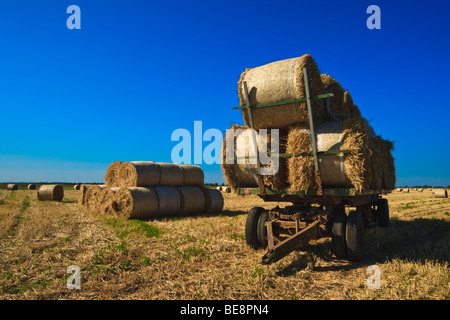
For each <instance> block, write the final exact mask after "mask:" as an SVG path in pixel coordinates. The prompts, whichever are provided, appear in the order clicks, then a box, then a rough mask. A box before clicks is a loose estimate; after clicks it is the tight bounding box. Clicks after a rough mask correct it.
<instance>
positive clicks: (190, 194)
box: [177, 186, 206, 216]
mask: <svg viewBox="0 0 450 320" xmlns="http://www.w3.org/2000/svg"><path fill="white" fill-rule="evenodd" d="M177 190H178V191H179V193H180V197H181V208H180V216H193V215H196V214H201V213H204V212H205V208H206V199H205V195H204V193H203V191H202V190H201V189H200V187H193V186H181V187H177Z"/></svg>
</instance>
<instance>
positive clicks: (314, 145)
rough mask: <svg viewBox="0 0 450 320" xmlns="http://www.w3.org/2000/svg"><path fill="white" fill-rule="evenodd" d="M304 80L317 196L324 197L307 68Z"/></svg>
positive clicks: (304, 69)
mask: <svg viewBox="0 0 450 320" xmlns="http://www.w3.org/2000/svg"><path fill="white" fill-rule="evenodd" d="M303 78H304V80H305V94H306V105H307V107H308V119H309V136H310V138H311V146H312V149H313V155H314V169H315V171H314V175H315V177H314V178H315V179H314V180H315V182H316V187H317V194H318V195H322V194H323V192H322V181H321V178H320V171H319V159H318V156H317V141H316V133H315V131H314V118H313V112H312V107H311V97H310V93H309V81H308V72H307V70H306V67H304V68H303Z"/></svg>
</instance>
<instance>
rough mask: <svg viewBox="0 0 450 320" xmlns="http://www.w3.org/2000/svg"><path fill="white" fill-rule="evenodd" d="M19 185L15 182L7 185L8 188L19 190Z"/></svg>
mask: <svg viewBox="0 0 450 320" xmlns="http://www.w3.org/2000/svg"><path fill="white" fill-rule="evenodd" d="M18 189H19V186H18V185H17V184H15V183H10V184H8V185H7V186H6V190H18Z"/></svg>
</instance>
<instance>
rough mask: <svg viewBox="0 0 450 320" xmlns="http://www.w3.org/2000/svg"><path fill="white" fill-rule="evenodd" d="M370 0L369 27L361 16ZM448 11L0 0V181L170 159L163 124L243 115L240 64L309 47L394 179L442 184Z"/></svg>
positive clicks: (398, 5) (211, 177)
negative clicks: (74, 24)
mask: <svg viewBox="0 0 450 320" xmlns="http://www.w3.org/2000/svg"><path fill="white" fill-rule="evenodd" d="M372 4H375V5H378V6H379V7H380V9H381V29H380V30H369V29H368V28H367V27H366V20H367V18H368V17H369V14H367V13H366V9H367V7H368V6H369V5H372ZM69 5H78V6H79V7H80V9H81V29H80V30H69V29H68V28H67V26H66V20H67V18H68V17H69V16H70V14H67V13H66V9H67V7H68V6H69ZM449 12H450V2H448V1H436V0H428V1H384V0H383V1H379V0H372V1H364V0H360V1H356V0H353V1H350V0H345V1H331V0H317V1H301V0H297V1H261V0H260V1H242V0H241V1H233V0H228V1H150V0H149V1H144V0H140V1H139V0H131V1H130V0H128V1H125V0H122V1H112V0H109V1H105V0H96V1H85V0H71V1H65V0H42V1H31V0H30V1H25V0H1V1H0V182H9V181H11V182H14V181H16V182H18V181H37V182H39V181H44V182H45V181H60V182H93V181H98V182H101V181H103V177H104V173H105V170H106V168H107V166H108V165H109V163H111V162H112V161H115V160H122V161H134V160H153V161H158V162H171V150H172V148H173V147H174V146H175V145H176V144H177V142H174V141H171V134H172V132H173V131H174V130H175V129H178V128H184V129H187V130H189V131H191V132H193V127H194V121H202V126H203V131H205V130H207V129H209V128H216V129H219V130H222V131H225V130H226V129H228V128H229V127H230V124H231V123H242V118H241V114H240V112H239V111H237V110H233V109H232V107H233V106H237V105H238V104H239V101H238V96H237V81H238V79H239V76H240V74H241V72H242V71H243V70H245V68H248V67H257V66H260V65H263V64H266V63H269V62H273V61H276V60H281V59H287V58H293V57H298V56H301V55H303V54H305V53H310V54H311V55H312V56H313V57H314V59H315V60H316V62H317V64H318V65H319V68H320V71H321V72H322V73H329V74H331V75H333V76H334V77H335V78H336V79H337V80H338V81H339V82H340V83H341V84H342V85H343V86H344V88H346V89H348V90H349V91H350V93H351V95H352V97H353V100H354V101H355V103H356V104H357V105H358V106H359V108H360V110H361V113H362V115H363V116H364V117H365V118H367V119H368V120H371V122H370V123H371V124H372V126H373V127H374V129H375V131H376V133H377V134H379V135H381V136H382V137H383V138H385V139H389V140H392V141H394V142H395V151H394V157H395V159H396V170H397V184H398V185H405V184H408V185H423V184H429V185H450V165H449V163H450V148H449V139H450V135H449V134H448V119H449V116H450V111H449V102H448V101H449V100H448V98H447V96H446V93H447V91H448V86H449V80H448V79H449V77H448V75H449V74H450V63H449V57H450V40H449V39H450V37H449V35H450V34H449V33H450V22H449V19H448V14H449ZM208 143H209V142H205V145H207V144H208ZM205 145H204V146H203V147H205ZM202 167H203V169H204V171H205V180H206V182H219V183H221V182H222V181H223V178H222V174H221V171H220V166H219V165H206V164H202Z"/></svg>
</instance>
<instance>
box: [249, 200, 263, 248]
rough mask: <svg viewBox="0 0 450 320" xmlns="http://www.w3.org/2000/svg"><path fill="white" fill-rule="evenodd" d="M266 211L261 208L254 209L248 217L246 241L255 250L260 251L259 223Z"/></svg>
mask: <svg viewBox="0 0 450 320" xmlns="http://www.w3.org/2000/svg"><path fill="white" fill-rule="evenodd" d="M263 211H264V209H263V208H261V207H254V208H253V209H252V210H250V212H249V213H248V215H247V221H246V222H245V241H246V242H247V244H248V245H249V246H251V247H252V248H254V249H258V246H259V245H258V236H257V230H258V221H259V216H260V215H261V213H262V212H263Z"/></svg>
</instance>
